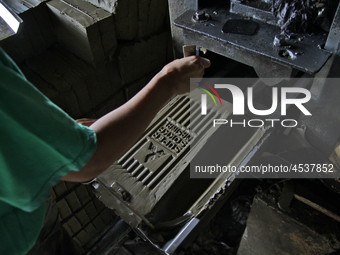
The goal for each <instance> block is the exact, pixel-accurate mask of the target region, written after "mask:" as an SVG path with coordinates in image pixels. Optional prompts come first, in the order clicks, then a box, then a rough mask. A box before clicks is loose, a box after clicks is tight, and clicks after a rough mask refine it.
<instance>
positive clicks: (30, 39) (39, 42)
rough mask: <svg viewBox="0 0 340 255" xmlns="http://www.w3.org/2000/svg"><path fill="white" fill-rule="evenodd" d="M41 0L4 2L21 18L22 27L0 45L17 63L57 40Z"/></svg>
mask: <svg viewBox="0 0 340 255" xmlns="http://www.w3.org/2000/svg"><path fill="white" fill-rule="evenodd" d="M41 2H42V0H30V1H17V0H5V3H6V4H7V5H8V6H9V7H10V8H11V9H12V10H13V11H14V12H15V13H16V14H18V15H19V17H20V18H21V19H22V20H23V29H22V31H20V34H18V35H15V36H14V38H13V39H12V40H10V42H8V43H6V44H5V45H2V44H1V42H0V44H1V47H2V48H3V49H4V50H5V51H6V52H7V53H8V54H9V55H10V56H11V57H12V59H13V60H14V61H15V62H16V63H17V64H21V63H23V62H24V61H25V60H27V59H29V58H31V57H33V56H34V55H36V54H38V53H41V52H43V51H44V50H45V49H47V48H49V47H51V46H52V45H54V44H55V43H56V42H57V37H56V35H55V32H54V27H53V25H52V21H51V18H50V15H49V13H48V9H47V7H46V5H45V4H44V3H41Z"/></svg>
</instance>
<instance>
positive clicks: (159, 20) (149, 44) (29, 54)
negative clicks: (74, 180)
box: [2, 0, 172, 118]
mask: <svg viewBox="0 0 340 255" xmlns="http://www.w3.org/2000/svg"><path fill="white" fill-rule="evenodd" d="M5 1H6V3H7V4H8V5H9V6H10V7H11V8H12V9H13V10H14V11H15V12H16V13H17V14H19V16H20V17H21V18H22V19H23V21H24V29H23V32H22V34H19V35H17V36H16V38H13V40H12V42H11V43H9V44H6V45H3V46H2V47H3V48H4V49H5V51H6V52H7V53H8V54H9V55H10V56H11V57H12V58H13V59H14V60H15V61H16V62H17V63H18V64H19V65H20V67H21V68H22V69H23V72H24V74H25V75H26V76H27V78H28V80H29V81H31V82H32V83H33V85H35V86H36V87H37V88H38V89H39V90H41V91H42V92H43V93H44V94H45V95H46V96H47V97H49V98H50V99H51V100H52V101H53V102H54V103H56V104H57V105H58V106H59V107H60V108H62V109H63V110H64V111H66V112H67V113H68V114H69V115H70V116H71V117H73V118H81V117H93V118H98V117H101V116H102V115H104V114H106V113H107V112H109V111H111V110H113V109H115V108H116V107H118V106H119V105H121V104H123V103H124V102H125V101H126V100H128V99H130V98H131V97H132V96H133V95H134V94H136V93H137V92H138V91H139V90H140V89H141V88H143V87H144V86H145V85H146V84H147V83H148V81H149V80H150V79H151V78H152V77H153V76H154V75H155V74H156V73H157V72H158V71H159V70H160V69H161V68H162V67H163V66H164V65H165V64H166V63H167V62H169V61H170V60H171V57H172V56H171V55H172V49H171V41H170V32H169V30H168V27H167V26H166V22H165V21H166V17H167V11H168V10H167V1H166V0H128V1H127V0H108V1H97V0H90V1H84V0H50V1H42V0H23V1H16V0H5Z"/></svg>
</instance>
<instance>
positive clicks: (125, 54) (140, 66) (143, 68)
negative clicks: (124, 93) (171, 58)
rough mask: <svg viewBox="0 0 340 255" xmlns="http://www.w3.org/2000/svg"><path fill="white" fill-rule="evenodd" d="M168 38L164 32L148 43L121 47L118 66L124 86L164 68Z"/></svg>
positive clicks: (142, 42)
mask: <svg viewBox="0 0 340 255" xmlns="http://www.w3.org/2000/svg"><path fill="white" fill-rule="evenodd" d="M168 36H169V35H168V33H167V32H163V33H161V34H159V35H156V36H153V37H151V38H150V39H149V40H147V41H141V42H137V43H133V44H126V45H122V46H121V47H119V49H118V65H119V70H120V75H121V77H122V82H123V84H129V83H131V82H133V81H136V80H138V79H139V78H141V77H143V76H144V75H145V74H148V73H150V72H152V71H153V70H156V69H157V68H161V67H163V65H164V64H165V63H166V59H167V40H168Z"/></svg>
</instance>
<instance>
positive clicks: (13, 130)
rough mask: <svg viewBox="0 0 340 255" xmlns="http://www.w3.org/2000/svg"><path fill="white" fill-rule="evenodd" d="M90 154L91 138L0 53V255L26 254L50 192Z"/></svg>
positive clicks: (91, 134)
mask: <svg viewBox="0 0 340 255" xmlns="http://www.w3.org/2000/svg"><path fill="white" fill-rule="evenodd" d="M95 148H96V135H95V132H94V131H93V130H92V129H90V128H87V127H85V126H82V125H79V124H77V123H76V122H75V121H74V120H73V119H72V118H70V117H69V116H68V115H67V114H66V113H64V112H63V111H62V110H61V109H60V108H58V107H57V106H56V105H54V104H53V103H52V102H51V101H50V100H49V99H48V98H46V97H45V96H44V95H43V94H42V93H40V92H39V91H38V90H37V89H36V88H35V87H34V86H32V85H31V84H30V83H29V82H28V81H27V80H26V78H25V77H24V76H23V74H22V73H21V71H20V70H19V69H18V67H17V66H16V65H15V63H14V62H13V61H12V60H11V59H10V58H9V57H8V56H7V55H6V54H5V53H4V52H3V50H2V49H1V48H0V233H1V234H0V254H26V252H27V251H28V250H29V249H30V248H31V247H32V246H33V245H34V243H35V241H36V239H37V237H38V235H39V232H40V229H41V227H42V224H43V221H44V216H45V199H46V197H47V195H48V193H49V191H50V189H51V187H52V186H53V185H54V184H56V183H57V182H58V180H59V179H60V178H61V177H62V176H64V175H66V174H67V173H68V172H69V171H71V170H75V171H77V170H79V169H80V168H82V167H83V166H84V165H85V164H86V163H87V162H88V160H89V159H90V158H91V156H92V155H93V153H94V151H95Z"/></svg>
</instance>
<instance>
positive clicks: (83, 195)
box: [75, 185, 91, 205]
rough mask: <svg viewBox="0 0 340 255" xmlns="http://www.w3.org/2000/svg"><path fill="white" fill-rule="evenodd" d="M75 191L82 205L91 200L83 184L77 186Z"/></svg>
mask: <svg viewBox="0 0 340 255" xmlns="http://www.w3.org/2000/svg"><path fill="white" fill-rule="evenodd" d="M75 192H76V194H77V197H78V199H79V201H80V203H81V204H82V205H84V204H86V203H87V202H89V201H90V200H91V197H90V195H89V193H88V192H87V190H86V188H85V187H84V185H80V186H79V187H77V188H76V190H75Z"/></svg>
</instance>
